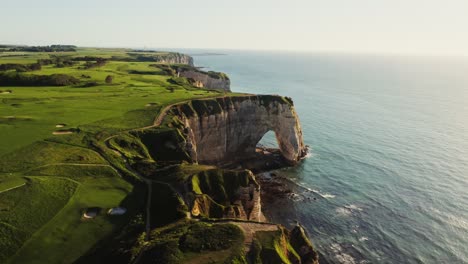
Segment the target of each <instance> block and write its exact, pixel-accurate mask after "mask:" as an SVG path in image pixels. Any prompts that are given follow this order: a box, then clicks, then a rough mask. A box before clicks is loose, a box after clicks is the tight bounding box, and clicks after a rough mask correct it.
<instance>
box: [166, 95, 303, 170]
mask: <svg viewBox="0 0 468 264" xmlns="http://www.w3.org/2000/svg"><path fill="white" fill-rule="evenodd" d="M171 112H172V113H173V114H174V115H175V116H177V117H178V119H179V121H180V122H181V124H179V125H182V126H183V129H182V131H183V133H184V134H185V141H186V147H185V148H186V151H187V153H188V154H189V155H190V157H191V159H192V160H193V161H194V162H198V163H201V164H220V163H223V162H228V161H235V160H240V159H248V158H250V157H253V156H254V155H255V153H256V146H257V143H258V142H259V141H260V140H261V139H262V137H263V136H264V135H265V134H266V133H267V132H268V131H273V132H274V133H275V134H276V138H277V141H278V145H279V149H280V151H281V155H282V156H283V157H284V159H285V160H286V161H287V162H288V163H290V164H296V163H297V162H298V161H299V160H300V159H301V158H303V157H304V156H305V155H306V147H305V145H304V142H303V139H302V130H301V126H300V123H299V119H298V117H297V115H296V112H295V110H294V106H293V103H292V101H291V99H288V98H284V97H281V96H272V95H252V96H236V97H223V98H214V99H204V100H193V101H191V102H190V103H186V104H181V105H176V106H173V107H172V109H171Z"/></svg>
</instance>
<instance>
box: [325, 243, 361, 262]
mask: <svg viewBox="0 0 468 264" xmlns="http://www.w3.org/2000/svg"><path fill="white" fill-rule="evenodd" d="M330 249H331V251H332V252H333V253H334V254H335V258H336V260H337V261H338V263H343V264H355V263H356V261H355V260H354V258H353V257H352V256H351V255H349V254H346V253H344V252H343V248H342V247H341V246H340V245H339V244H337V243H333V244H331V245H330Z"/></svg>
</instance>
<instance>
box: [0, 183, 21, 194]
mask: <svg viewBox="0 0 468 264" xmlns="http://www.w3.org/2000/svg"><path fill="white" fill-rule="evenodd" d="M25 185H26V183H23V184H21V185H18V186H15V187H11V188H8V189H6V190H3V191H0V193H4V192H8V191H11V190H14V189H17V188H19V187H23V186H25Z"/></svg>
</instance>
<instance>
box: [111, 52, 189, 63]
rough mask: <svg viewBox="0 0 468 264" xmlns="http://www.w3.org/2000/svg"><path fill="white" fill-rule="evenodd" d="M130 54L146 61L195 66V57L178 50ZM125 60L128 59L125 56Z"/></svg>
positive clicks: (133, 57) (132, 58) (132, 57)
mask: <svg viewBox="0 0 468 264" xmlns="http://www.w3.org/2000/svg"><path fill="white" fill-rule="evenodd" d="M127 55H128V56H130V58H131V59H130V60H129V61H132V60H135V61H146V62H157V63H164V64H185V65H189V66H193V58H192V57H190V56H189V55H186V54H182V53H177V52H140V51H133V52H128V53H127ZM114 60H118V58H114ZM124 60H127V59H126V58H124Z"/></svg>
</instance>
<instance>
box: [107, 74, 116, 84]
mask: <svg viewBox="0 0 468 264" xmlns="http://www.w3.org/2000/svg"><path fill="white" fill-rule="evenodd" d="M113 80H114V77H113V76H112V75H107V77H106V80H105V81H106V83H107V84H111V83H112V81H113Z"/></svg>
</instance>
